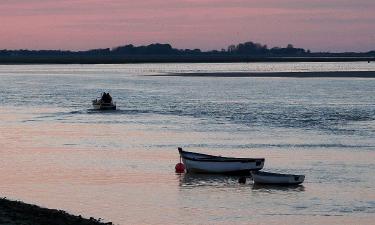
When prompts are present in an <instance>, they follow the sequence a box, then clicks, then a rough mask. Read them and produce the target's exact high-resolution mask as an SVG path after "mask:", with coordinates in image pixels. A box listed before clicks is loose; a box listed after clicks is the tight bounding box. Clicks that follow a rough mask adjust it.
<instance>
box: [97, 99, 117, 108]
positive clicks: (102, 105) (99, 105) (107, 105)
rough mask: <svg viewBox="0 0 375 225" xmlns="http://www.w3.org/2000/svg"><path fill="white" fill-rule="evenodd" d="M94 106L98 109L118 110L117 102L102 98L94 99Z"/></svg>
mask: <svg viewBox="0 0 375 225" xmlns="http://www.w3.org/2000/svg"><path fill="white" fill-rule="evenodd" d="M92 106H93V107H94V109H97V110H116V104H115V103H113V102H112V101H111V102H104V101H102V100H97V99H95V100H93V101H92Z"/></svg>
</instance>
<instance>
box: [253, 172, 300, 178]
mask: <svg viewBox="0 0 375 225" xmlns="http://www.w3.org/2000/svg"><path fill="white" fill-rule="evenodd" d="M251 175H252V176H253V175H255V176H257V175H258V176H266V177H296V176H298V177H301V176H302V177H305V175H302V174H286V173H270V172H266V171H256V172H254V174H253V173H252V174H251Z"/></svg>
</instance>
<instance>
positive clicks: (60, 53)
mask: <svg viewBox="0 0 375 225" xmlns="http://www.w3.org/2000/svg"><path fill="white" fill-rule="evenodd" d="M278 57H310V58H311V57H312V58H313V57H370V58H371V59H369V60H372V58H373V57H375V51H369V52H360V53H356V52H343V53H329V52H311V51H310V50H305V49H303V48H295V47H294V46H293V45H292V44H288V45H287V46H286V47H273V48H268V47H267V45H263V44H260V43H255V42H245V43H240V44H237V45H230V46H228V48H227V49H221V50H212V51H202V50H200V49H177V48H173V47H172V46H171V45H170V44H160V43H156V44H150V45H147V46H134V45H131V44H129V45H124V46H118V47H115V48H112V49H111V48H104V49H91V50H87V51H64V50H24V49H21V50H6V49H4V50H0V63H8V62H34V61H35V62H48V63H49V62H57V63H60V62H61V63H64V62H68V63H69V62H73V63H74V62H77V63H86V62H87V63H90V62H101V61H103V62H104V63H107V62H108V63H110V62H124V61H125V62H138V61H139V62H143V61H150V62H153V61H155V62H158V61H163V62H166V61H176V62H178V61H191V62H195V61H197V62H199V61H208V62H210V61H218V62H221V61H223V62H225V61H228V62H229V61H251V60H252V59H259V60H260V61H261V59H263V60H266V61H267V59H269V58H278Z"/></svg>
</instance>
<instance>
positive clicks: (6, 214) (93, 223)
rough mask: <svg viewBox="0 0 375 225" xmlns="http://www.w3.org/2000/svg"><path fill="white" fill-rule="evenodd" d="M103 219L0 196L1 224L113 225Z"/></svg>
mask: <svg viewBox="0 0 375 225" xmlns="http://www.w3.org/2000/svg"><path fill="white" fill-rule="evenodd" d="M100 220H101V219H95V218H93V217H90V219H86V218H83V217H82V216H81V215H78V216H75V215H71V214H69V213H67V212H65V211H63V210H57V209H48V208H42V207H39V206H37V205H32V204H27V203H24V202H21V201H13V200H8V199H6V198H0V224H7V225H16V224H24V225H50V224H54V225H66V224H72V225H113V223H112V222H107V223H105V222H100Z"/></svg>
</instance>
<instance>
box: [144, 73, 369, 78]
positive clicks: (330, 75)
mask: <svg viewBox="0 0 375 225" xmlns="http://www.w3.org/2000/svg"><path fill="white" fill-rule="evenodd" d="M146 76H155V77H280V78H283V77H294V78H324V77H327V78H334V77H337V78H340V77H348V78H375V71H331V72H329V71H327V72H217V73H170V74H159V75H146Z"/></svg>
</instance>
